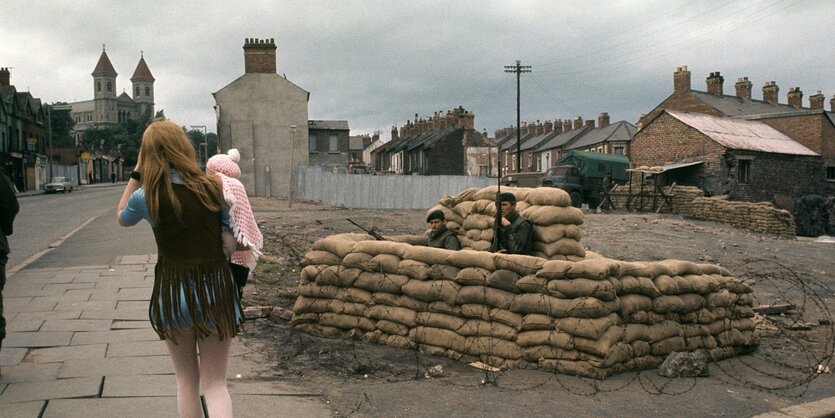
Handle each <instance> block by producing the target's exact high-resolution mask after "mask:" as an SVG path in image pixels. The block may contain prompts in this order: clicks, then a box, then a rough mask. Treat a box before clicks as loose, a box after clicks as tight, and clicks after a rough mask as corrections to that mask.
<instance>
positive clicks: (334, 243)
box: [312, 235, 356, 259]
mask: <svg viewBox="0 0 835 418" xmlns="http://www.w3.org/2000/svg"><path fill="white" fill-rule="evenodd" d="M355 244H356V241H355V240H349V239H345V238H342V237H340V236H339V235H333V236H330V237H326V238H322V239H319V240H316V242H314V243H313V247H312V249H314V250H318V251H326V252H329V253H331V254H334V255H335V256H337V257H339V258H340V259H341V258H343V257H345V256H346V255H348V254H349V253H350V252H351V251H353V250H354V245H355Z"/></svg>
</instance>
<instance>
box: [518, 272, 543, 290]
mask: <svg viewBox="0 0 835 418" xmlns="http://www.w3.org/2000/svg"><path fill="white" fill-rule="evenodd" d="M516 287H518V288H519V290H521V291H522V292H525V293H545V292H547V291H548V281H547V280H545V279H542V278H539V277H536V276H535V275H533V274H531V275H528V276H525V277H521V278H519V280H517V281H516Z"/></svg>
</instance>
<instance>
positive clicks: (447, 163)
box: [425, 130, 467, 176]
mask: <svg viewBox="0 0 835 418" xmlns="http://www.w3.org/2000/svg"><path fill="white" fill-rule="evenodd" d="M427 159H428V161H427V162H426V163H427V168H428V170H427V171H426V172H425V174H431V175H455V176H465V175H467V161H466V152H465V151H464V130H457V131H455V132H453V133H452V134H450V135H447V137H446V138H444V139H443V140H442V141H440V142H438V143H437V144H435V146H433V147H432V149H431V150H429V153H428V155H427Z"/></svg>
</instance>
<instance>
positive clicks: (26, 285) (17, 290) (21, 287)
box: [3, 279, 44, 297]
mask: <svg viewBox="0 0 835 418" xmlns="http://www.w3.org/2000/svg"><path fill="white" fill-rule="evenodd" d="M9 280H11V279H7V282H6V286H5V287H4V288H3V295H5V296H8V297H12V296H16V297H26V296H29V297H33V296H42V295H43V294H42V293H41V289H43V287H44V284H43V283H31V282H20V281H17V282H10V281H9Z"/></svg>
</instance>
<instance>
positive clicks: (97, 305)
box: [52, 300, 116, 311]
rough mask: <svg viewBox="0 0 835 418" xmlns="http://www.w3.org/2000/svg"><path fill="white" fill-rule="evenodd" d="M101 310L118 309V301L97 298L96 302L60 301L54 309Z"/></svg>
mask: <svg viewBox="0 0 835 418" xmlns="http://www.w3.org/2000/svg"><path fill="white" fill-rule="evenodd" d="M79 309H81V310H82V311H86V310H91V311H101V310H106V309H116V301H115V300H112V301H107V300H97V301H94V302H89V301H88V302H58V304H57V305H55V307H54V308H53V309H52V310H54V311H77V310H79Z"/></svg>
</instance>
